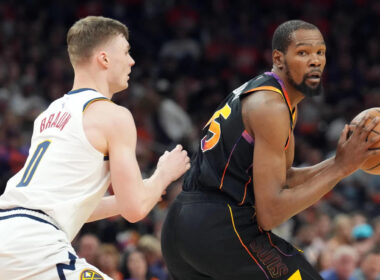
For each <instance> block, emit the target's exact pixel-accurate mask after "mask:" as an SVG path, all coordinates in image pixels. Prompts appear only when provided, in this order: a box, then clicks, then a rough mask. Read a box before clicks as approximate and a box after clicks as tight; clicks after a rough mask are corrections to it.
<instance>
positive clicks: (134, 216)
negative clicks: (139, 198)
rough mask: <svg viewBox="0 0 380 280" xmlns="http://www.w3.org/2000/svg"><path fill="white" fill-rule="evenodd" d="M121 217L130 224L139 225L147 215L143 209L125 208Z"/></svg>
mask: <svg viewBox="0 0 380 280" xmlns="http://www.w3.org/2000/svg"><path fill="white" fill-rule="evenodd" d="M121 215H122V217H123V218H124V219H126V220H127V221H128V222H130V223H137V222H139V221H141V220H142V219H144V218H145V217H146V215H147V213H146V211H144V210H143V209H142V208H141V207H124V208H123V210H122V212H121Z"/></svg>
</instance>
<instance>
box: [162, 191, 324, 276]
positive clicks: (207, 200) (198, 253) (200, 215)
mask: <svg viewBox="0 0 380 280" xmlns="http://www.w3.org/2000/svg"><path fill="white" fill-rule="evenodd" d="M162 250H163V256H164V258H165V261H166V264H167V267H168V270H169V272H170V275H171V276H172V278H173V279H174V280H198V279H199V280H204V279H216V280H224V279H225V280H245V279H247V280H248V279H249V280H254V279H291V280H299V279H322V278H321V277H320V276H319V274H318V272H317V271H316V270H315V269H314V268H313V267H312V266H311V265H310V264H309V263H308V262H307V261H306V259H305V258H304V257H303V255H302V253H301V252H300V251H299V250H297V249H296V248H294V247H293V246H292V245H291V244H289V243H288V242H286V241H285V240H283V239H281V238H280V237H278V236H276V235H275V234H273V233H271V232H267V231H262V230H260V229H259V227H258V226H257V222H256V219H255V210H254V208H253V207H252V206H237V205H236V204H235V203H233V201H230V200H228V199H227V198H226V196H225V195H223V194H219V193H215V194H214V193H212V194H210V193H200V192H182V193H181V194H180V195H179V196H178V197H177V199H176V200H175V201H174V202H173V204H172V206H171V207H170V210H169V213H168V216H167V218H166V220H165V223H164V226H163V229H162Z"/></svg>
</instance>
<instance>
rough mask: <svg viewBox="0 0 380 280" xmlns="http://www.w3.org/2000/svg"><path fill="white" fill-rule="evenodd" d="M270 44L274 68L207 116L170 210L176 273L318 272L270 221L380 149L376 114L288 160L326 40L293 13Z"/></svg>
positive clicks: (256, 275)
mask: <svg viewBox="0 0 380 280" xmlns="http://www.w3.org/2000/svg"><path fill="white" fill-rule="evenodd" d="M272 46H273V55H272V58H273V69H272V71H271V72H266V73H264V74H262V75H259V76H257V77H255V78H253V79H252V80H250V81H248V82H246V83H245V84H243V85H242V86H240V87H239V88H237V89H235V90H234V91H233V92H232V93H231V94H230V95H229V96H227V98H226V99H225V100H224V101H223V102H222V104H221V105H220V107H219V108H218V109H217V110H216V111H215V113H214V114H213V115H212V116H211V118H210V120H209V121H208V123H207V124H206V126H205V128H204V131H203V135H202V139H201V141H200V148H199V151H198V153H197V155H196V158H195V159H194V162H193V164H192V167H191V169H190V170H189V172H188V173H187V175H186V177H185V183H184V187H183V192H182V193H181V194H180V195H179V196H178V197H177V199H176V200H175V201H174V203H173V204H172V206H171V209H170V211H169V213H168V216H167V218H166V221H165V224H164V227H163V232H162V246H163V255H164V257H165V260H166V263H167V266H168V269H169V271H170V273H171V275H172V277H173V279H175V280H187V279H188V280H197V279H199V280H201V279H215V280H216V279H217V280H231V279H238V280H248V279H249V280H252V279H321V278H320V276H319V274H318V273H317V272H316V271H314V269H313V268H312V267H311V265H310V264H309V263H308V262H307V261H306V260H305V258H304V257H303V255H302V252H300V251H298V250H297V249H295V248H294V247H293V246H292V245H291V244H289V243H287V242H286V241H285V240H283V239H281V238H279V237H278V236H276V235H274V234H273V233H272V232H271V229H273V228H274V227H276V226H278V225H280V224H281V223H283V222H284V221H286V220H287V219H289V218H291V217H292V216H294V215H295V214H297V213H299V212H301V211H302V210H304V209H305V208H307V207H309V206H310V205H312V204H314V203H315V202H317V201H318V200H319V199H320V198H321V197H322V196H323V195H324V194H326V193H327V192H328V191H330V190H331V189H332V188H333V187H334V186H335V185H336V184H337V183H338V182H339V180H341V179H343V178H344V177H346V176H348V175H349V174H351V173H352V172H354V171H355V170H357V169H358V167H359V166H360V164H361V163H363V162H364V161H365V160H366V159H367V158H368V157H369V156H371V155H374V154H377V153H379V151H369V150H368V147H369V146H370V145H371V144H373V141H370V142H366V136H367V135H368V131H369V130H370V129H371V128H373V127H374V125H375V124H376V123H377V122H378V119H374V121H373V122H371V124H370V125H368V126H367V127H366V126H365V125H364V122H365V120H362V121H361V123H360V124H359V125H358V126H357V127H353V128H352V130H353V133H352V135H351V136H350V137H348V131H349V127H348V126H346V127H345V128H344V130H343V132H342V134H341V137H340V140H339V143H338V147H337V152H336V155H335V157H333V158H330V159H328V160H326V161H324V162H322V163H320V164H317V165H315V166H312V167H307V168H302V169H299V168H292V167H291V166H292V162H293V158H294V135H293V129H294V126H295V123H296V119H297V104H298V103H299V102H300V101H301V100H302V99H303V98H304V97H309V96H314V95H317V94H319V93H320V92H321V77H322V73H323V70H324V67H325V64H326V57H325V52H326V45H325V42H324V39H323V37H322V35H321V33H320V31H319V30H318V28H317V27H316V26H314V25H312V24H309V23H306V22H304V21H300V20H294V21H288V22H285V23H283V24H281V25H280V26H279V27H278V28H277V29H276V31H275V32H274V36H273V42H272ZM366 119H368V117H366ZM379 140H380V137H377V138H376V139H374V141H379Z"/></svg>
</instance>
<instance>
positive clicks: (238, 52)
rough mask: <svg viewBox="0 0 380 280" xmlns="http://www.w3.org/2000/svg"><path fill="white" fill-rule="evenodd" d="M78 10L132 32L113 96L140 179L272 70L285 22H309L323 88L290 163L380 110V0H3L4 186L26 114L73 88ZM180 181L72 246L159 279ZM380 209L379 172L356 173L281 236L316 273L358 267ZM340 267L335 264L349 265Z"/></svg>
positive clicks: (0, 180)
mask: <svg viewBox="0 0 380 280" xmlns="http://www.w3.org/2000/svg"><path fill="white" fill-rule="evenodd" d="M87 15H103V16H107V17H112V18H115V19H118V20H120V21H121V22H123V23H125V24H126V25H127V26H128V27H129V29H130V40H129V41H130V44H131V55H132V57H133V58H134V59H135V61H136V65H135V66H134V67H133V69H132V74H131V80H130V82H129V84H130V87H129V88H128V90H126V91H125V92H122V93H120V94H117V95H116V96H115V98H114V101H115V102H117V103H118V104H120V105H122V106H125V107H127V108H128V109H129V110H131V111H132V113H133V115H134V117H135V122H136V126H137V130H138V146H137V156H138V160H139V164H140V167H141V170H142V172H143V174H144V176H148V175H149V174H150V173H151V172H152V168H154V165H155V163H156V161H157V159H158V157H159V155H160V154H161V153H163V151H165V150H166V149H169V148H171V147H173V145H174V144H175V143H182V144H183V145H184V146H185V147H186V148H187V149H188V150H189V152H190V153H192V152H193V151H194V150H195V149H196V148H197V145H198V143H197V141H198V140H197V139H198V133H199V131H200V129H201V127H203V125H204V124H205V122H207V120H208V118H209V117H210V115H211V113H212V112H213V111H214V109H215V108H216V106H217V104H218V103H219V102H220V101H221V100H222V99H223V98H224V97H225V96H226V95H227V94H228V93H229V92H230V91H231V90H233V89H234V88H236V87H237V86H239V85H240V84H241V83H243V82H244V81H246V80H248V79H250V78H252V77H254V76H255V75H257V74H259V73H261V72H264V71H266V70H270V68H271V36H272V33H273V31H274V29H275V28H276V27H277V26H278V25H279V24H280V23H282V22H283V21H285V20H289V19H304V20H306V21H308V22H311V23H313V24H315V25H317V26H318V27H319V28H320V30H321V31H322V33H323V35H324V38H325V41H326V43H327V66H326V70H325V74H324V77H323V84H324V88H325V93H324V95H323V96H322V97H318V98H314V99H305V100H304V101H303V102H301V105H300V106H299V119H298V123H297V127H296V131H295V135H296V157H295V165H296V166H307V165H312V164H315V163H317V162H319V161H321V160H323V159H325V158H326V157H328V156H331V155H332V154H333V153H334V150H335V147H336V143H337V139H338V137H339V134H340V131H341V129H342V128H343V125H344V124H345V123H347V122H349V121H350V120H351V119H352V118H353V117H354V116H355V115H356V114H357V113H359V112H360V111H362V110H364V109H366V108H370V107H376V106H380V28H379V27H380V1H371V0H341V1H329V0H320V1H317V0H314V1H302V0H292V1H285V0H265V1H261V0H260V1H253V0H234V1H227V0H178V1H177V0H146V1H143V0H113V1H72V0H71V1H66V0H65V1H64V0H61V1H48V0H46V1H37V0H36V1H33V0H29V1H28V0H20V1H16V0H15V1H9V0H8V1H7V0H2V1H0V193H2V192H3V190H4V188H5V185H6V181H7V179H8V178H9V177H10V176H12V174H14V173H15V172H17V171H18V170H19V169H20V168H21V167H22V166H23V164H24V161H25V159H26V156H27V153H28V146H29V138H30V136H31V132H32V122H33V120H34V118H35V117H36V116H37V115H38V114H39V112H41V110H43V109H44V108H46V106H47V104H48V103H49V102H51V101H52V100H54V99H56V98H58V97H60V96H61V95H63V94H64V93H66V92H67V91H69V90H70V89H71V87H72V78H73V71H72V68H71V66H70V64H69V60H68V56H67V53H66V32H67V30H68V28H69V26H70V25H72V24H73V23H74V22H75V21H76V20H77V19H79V18H82V17H85V16H87ZM52 183H54V182H52ZM180 188H181V181H178V182H176V183H175V184H173V185H172V186H171V187H170V189H169V191H168V194H167V195H166V196H165V198H164V200H163V201H162V202H161V203H159V204H158V206H157V207H156V208H155V209H154V210H153V211H152V212H151V214H150V215H149V216H148V217H147V218H146V219H144V220H143V221H142V222H139V223H136V224H130V223H128V222H126V221H125V220H122V219H121V218H114V219H107V220H104V221H100V222H96V223H91V224H86V225H85V226H84V228H83V230H82V231H81V232H80V234H79V235H78V237H77V238H76V240H75V241H74V246H75V247H76V248H77V249H78V254H79V255H81V256H84V257H86V258H87V259H88V260H89V262H92V263H95V264H96V265H98V266H99V267H100V269H102V270H103V271H104V272H107V273H109V274H112V275H113V277H114V278H115V279H124V278H126V279H127V278H128V277H130V273H131V272H132V273H135V272H134V270H139V269H140V270H141V273H142V274H144V273H145V269H144V267H145V266H146V265H147V266H148V267H149V269H148V270H149V271H148V272H146V273H147V274H148V275H149V276H147V278H146V279H154V276H155V277H157V278H156V279H160V280H162V279H167V273H166V271H165V267H164V265H163V261H162V257H161V255H160V248H159V238H160V228H161V224H162V221H163V219H164V217H165V213H166V211H167V207H168V206H169V205H170V203H171V201H172V200H173V198H174V197H175V195H176V194H177V193H178V191H179V189H180ZM109 192H112V190H111V189H110V190H109ZM379 214H380V177H379V176H371V175H368V174H365V173H364V172H356V173H354V174H353V175H352V176H350V177H349V178H347V179H345V180H343V181H342V182H341V183H339V184H338V186H337V187H336V188H335V189H334V190H333V191H332V192H330V193H329V194H328V195H326V196H325V197H324V198H323V199H322V200H321V201H320V202H319V203H317V204H316V205H315V206H313V207H311V208H309V209H308V210H306V211H304V212H302V213H301V214H299V215H297V216H296V217H294V218H293V219H292V220H290V221H289V222H287V223H285V224H284V225H282V226H280V227H279V228H278V229H277V230H276V231H277V232H278V233H279V234H281V235H282V236H283V237H284V238H286V239H287V240H289V241H290V242H292V243H293V244H295V245H296V246H298V247H299V248H301V249H303V250H304V251H305V255H306V256H307V258H308V259H309V261H310V262H311V263H312V264H313V265H315V267H316V268H317V269H318V270H320V271H322V270H325V269H329V268H334V266H336V263H339V262H338V259H339V258H338V257H339V256H340V255H344V254H348V255H350V256H354V255H357V256H358V261H357V262H356V263H355V267H356V268H357V269H359V268H360V265H361V263H362V260H363V259H364V257H365V256H366V252H368V251H370V250H373V249H374V248H375V249H376V248H377V246H380V218H379ZM345 246H349V247H345ZM136 248H137V249H138V250H140V251H139V252H142V254H141V256H143V257H144V258H140V259H138V258H137V259H138V261H140V263H139V264H138V265H137V268H136V265H135V266H134V264H133V262H132V261H129V262H128V260H127V256H129V255H132V253H130V252H135V251H136ZM351 249H353V252H354V253H352V252H351V251H350V250H351ZM337 252H339V254H340V255H339V254H338V253H337ZM342 252H343V253H342ZM379 252H380V251H379ZM378 254H380V253H378ZM337 255H338V256H337ZM334 259H336V260H337V261H334ZM138 261H137V262H138ZM127 263H129V265H127ZM347 263H348V262H344V263H343V267H344V266H346V268H347V269H350V268H349V267H348V264H347ZM139 265H140V266H139ZM377 265H378V267H380V264H379V263H377ZM129 270H131V271H129ZM357 272H358V271H355V272H354V273H357ZM379 273H380V272H379ZM144 277H145V276H144ZM152 277H153V278H152ZM326 279H327V278H326ZM355 279H360V278H355Z"/></svg>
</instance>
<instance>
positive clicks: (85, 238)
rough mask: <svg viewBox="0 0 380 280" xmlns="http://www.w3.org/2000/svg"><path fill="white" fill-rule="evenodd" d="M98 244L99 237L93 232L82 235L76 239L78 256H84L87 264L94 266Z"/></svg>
mask: <svg viewBox="0 0 380 280" xmlns="http://www.w3.org/2000/svg"><path fill="white" fill-rule="evenodd" d="M99 246H100V241H99V238H98V237H97V236H96V235H95V234H91V233H87V234H84V235H82V236H81V237H80V238H79V241H78V250H77V253H78V257H80V258H85V259H86V261H87V262H88V263H89V264H92V265H94V266H96V258H97V254H98V250H99Z"/></svg>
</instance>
